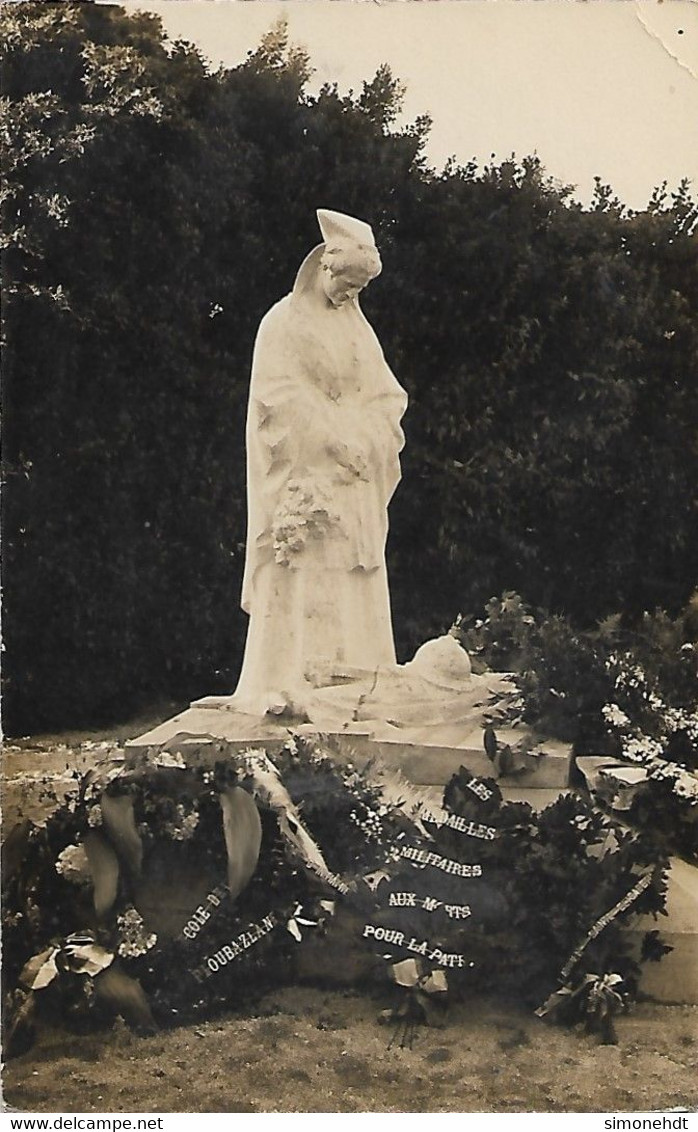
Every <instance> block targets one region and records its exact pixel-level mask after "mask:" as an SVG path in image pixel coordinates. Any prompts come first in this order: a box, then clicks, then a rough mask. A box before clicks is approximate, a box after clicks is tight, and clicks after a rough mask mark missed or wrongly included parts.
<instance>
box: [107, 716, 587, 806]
mask: <svg viewBox="0 0 698 1132" xmlns="http://www.w3.org/2000/svg"><path fill="white" fill-rule="evenodd" d="M219 705H220V706H219ZM393 730H394V731H396V730H397V729H393ZM291 733H295V734H307V735H317V734H318V731H317V728H315V727H313V725H312V724H297V723H296V724H294V723H293V722H292V721H284V719H283V717H272V716H265V717H264V718H259V717H257V716H249V715H243V714H241V713H240V712H233V711H229V710H226V709H225V707H223V706H222V705H221V701H219V700H218V699H217V698H216V697H215V696H208V697H206V698H205V699H203V700H198V701H197V702H196V703H194V704H193V705H192V706H191V707H190V708H188V709H187V710H186V711H183V712H181V713H180V714H179V715H176V716H174V717H173V718H172V719H169V720H167V721H166V722H165V723H162V724H160V725H159V726H158V727H155V728H153V730H152V731H148V732H146V733H145V734H144V735H140V736H139V737H138V738H137V739H132V740H130V741H129V742H128V743H127V744H126V759H127V762H128V763H129V764H130V765H134V763H137V762H138V761H139V758H140V757H142V756H143V754H144V753H145V752H146V751H147V750H148V749H150V748H153V747H156V748H162V749H166V750H171V751H172V750H180V751H181V752H182V754H184V753H185V752H186V757H187V760H188V761H190V762H191V763H193V764H194V763H195V764H199V763H202V762H203V763H206V764H209V763H213V762H215V761H216V760H217V759H220V758H224V757H225V755H226V754H236V753H239V752H240V751H242V750H245V749H246V748H248V747H255V746H264V747H265V748H266V749H267V750H268V752H269V753H270V754H273V752H274V751H275V750H279V749H280V747H282V746H283V744H284V743H285V742H286V740H287V739H288V737H289V735H290V734H291ZM482 736H483V732H482V728H477V729H476V730H474V731H471V732H470V733H469V734H466V735H464V736H463V737H462V738H461V737H460V736H458V737H456V735H455V734H454V735H453V737H452V738H451V741H450V742H449V743H446V744H439V743H429V742H425V741H424V740H422V741H414V740H411V739H410V738H409V737H407V736H406V737H405V738H402V737H398V736H393V735H391V736H390V737H389V738H388V737H375V736H374V735H373V734H372V733H371V732H368V731H366V730H362V729H361V724H360V723H354V724H349V725H348V726H347V727H346V728H345V729H343V730H342V731H333V732H330V733H327V732H323V733H322V738H323V740H324V741H325V742H326V744H327V746H328V747H329V748H330V750H331V751H332V753H334V754H335V755H337V757H339V758H341V759H346V760H347V761H355V762H357V764H359V765H363V764H365V763H366V762H368V761H369V760H370V759H380V760H381V762H384V763H385V764H386V765H387V766H390V767H394V768H396V769H399V770H401V771H402V773H403V774H404V775H405V776H406V777H407V778H409V779H410V780H411V781H412V782H414V783H415V784H417V785H420V786H445V784H446V783H447V782H448V781H449V780H450V779H451V777H452V776H453V775H454V774H456V773H457V772H458V770H459V768H460V767H461V766H465V767H467V769H468V770H469V771H471V773H472V774H475V775H478V776H479V777H484V778H491V777H493V767H492V763H491V762H490V760H489V758H488V757H487V755H486V754H485V751H484V747H483V741H482ZM520 737H521V733H520V732H515V733H514V732H512V737H511V738H510V737H508V734H507V735H505V734H504V733H501V735H500V733H499V732H498V738H500V741H501V742H512V743H513V742H515V741H517V740H518V739H519V738H520ZM537 749H539V750H541V751H542V752H543V753H542V754H540V755H537V756H535V757H530V758H529V760H528V765H527V767H526V769H525V770H523V771H522V772H521V773H519V774H516V775H512V776H509V777H503V778H502V779H501V780H500V781H501V783H502V785H511V786H520V787H521V788H525V789H527V790H536V789H543V790H558V791H559V790H563V789H565V787H567V785H568V783H569V772H570V763H571V748H569V747H567V746H565V745H564V744H559V743H555V742H552V741H544V742H542V743H540V744H538V747H537Z"/></svg>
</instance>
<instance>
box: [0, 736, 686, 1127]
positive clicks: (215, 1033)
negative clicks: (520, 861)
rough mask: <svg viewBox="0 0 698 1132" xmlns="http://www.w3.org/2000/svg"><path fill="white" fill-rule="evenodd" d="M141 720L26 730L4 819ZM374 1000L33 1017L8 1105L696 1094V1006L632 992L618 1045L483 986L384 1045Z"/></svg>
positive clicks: (439, 1108)
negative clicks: (410, 1041)
mask: <svg viewBox="0 0 698 1132" xmlns="http://www.w3.org/2000/svg"><path fill="white" fill-rule="evenodd" d="M149 723H150V721H149V720H143V721H139V723H138V725H132V726H131V728H130V729H119V730H118V731H115V732H110V733H109V734H106V735H105V734H102V735H94V734H86V733H81V734H77V733H76V734H71V735H69V736H45V737H42V738H41V739H27V740H24V741H22V742H20V743H17V744H14V745H13V746H11V747H9V748H7V749H6V751H5V754H4V791H3V795H4V797H3V810H4V823H5V830H6V831H7V830H8V829H9V828H10V826H11V825H12V824H13V822H14V821H15V820H17V818H19V817H20V816H29V817H37V816H39V815H40V813H41V811H42V809H43V808H44V807H45V806H46V805H47V804H48V803H47V802H46V801H45V800H44V799H43V790H44V787H45V784H46V783H51V784H52V785H53V787H56V786H58V787H59V786H60V782H61V780H62V779H64V780H65V782H66V784H69V782H70V775H71V773H72V770H73V768H75V767H79V768H86V767H88V766H89V765H91V763H93V762H94V761H95V760H96V759H97V758H98V757H99V756H100V755H102V754H104V753H105V750H106V749H107V748H108V747H110V746H112V745H113V744H114V743H115V742H119V741H120V740H121V739H123V738H124V736H125V735H127V734H135V733H137V731H138V730H139V729H140V730H145V728H146V727H147V726H148V724H149ZM383 1005H385V1003H384V1002H383V1001H380V1002H379V1001H377V1000H376V1001H374V1000H372V998H371V997H370V996H368V995H359V994H358V993H355V992H353V991H338V990H333V991H327V990H320V989H317V988H311V987H307V986H293V987H288V988H286V989H284V990H280V991H279V990H277V991H275V992H273V993H270V994H268V995H266V996H265V997H264V998H263V999H261V1001H260V1002H259V1003H258V1004H257V1006H256V1007H255V1008H254V1009H253V1011H252V1013H249V1014H247V1015H246V1016H244V1017H241V1016H237V1015H235V1014H233V1013H231V1014H230V1015H229V1016H227V1017H222V1018H218V1019H216V1020H215V1021H210V1022H208V1023H205V1024H203V1025H201V1024H199V1025H197V1026H189V1027H181V1028H179V1029H175V1030H170V1031H168V1032H165V1033H161V1034H158V1035H156V1036H154V1037H150V1038H139V1037H136V1036H135V1035H133V1034H132V1033H131V1032H130V1031H128V1030H127V1029H126V1028H125V1027H124V1025H123V1024H122V1023H121V1021H120V1020H117V1022H116V1024H115V1025H114V1027H113V1028H112V1029H111V1030H109V1031H105V1032H101V1033H99V1034H89V1035H85V1034H82V1035H77V1034H71V1033H68V1032H67V1031H66V1030H65V1029H63V1028H62V1027H48V1026H47V1027H45V1028H43V1029H42V1030H40V1032H39V1035H38V1038H37V1041H36V1043H35V1045H34V1046H33V1048H32V1049H31V1050H30V1051H29V1052H27V1053H25V1054H23V1055H22V1056H21V1057H18V1058H16V1059H15V1060H13V1061H11V1062H9V1063H8V1065H7V1066H6V1067H5V1072H4V1096H5V1101H6V1103H7V1105H8V1106H9V1107H10V1108H13V1109H15V1110H18V1111H23V1112H128V1111H142V1112H163V1113H168V1112H464V1113H466V1112H628V1111H637V1110H647V1109H651V1110H655V1111H661V1110H666V1109H670V1108H676V1107H680V1108H688V1109H693V1108H696V1107H698V1085H697V1084H696V1082H697V1081H698V1007H695V1006H659V1005H656V1004H651V1003H642V1004H640V1005H638V1006H637V1007H636V1008H635V1009H634V1010H633V1011H632V1012H631V1013H629V1014H627V1015H624V1016H621V1017H620V1018H619V1020H618V1033H619V1038H620V1044H619V1045H617V1046H602V1045H599V1044H598V1043H597V1039H595V1038H591V1037H589V1036H588V1035H585V1034H582V1033H575V1032H567V1031H565V1030H561V1029H558V1028H556V1027H554V1026H550V1025H548V1024H546V1023H544V1022H542V1021H539V1020H538V1019H537V1018H535V1017H534V1016H532V1015H530V1014H528V1013H525V1012H523V1011H522V1010H521V1009H520V1008H518V1007H514V1006H512V1007H509V1008H504V1007H502V1005H501V1004H497V1005H494V1004H492V1003H491V1002H488V1001H485V1000H478V1001H476V1002H473V1003H470V1004H468V1005H462V1004H461V1005H458V1006H454V1007H452V1008H451V1010H450V1011H449V1013H448V1014H446V1016H445V1018H444V1025H443V1028H440V1029H431V1028H429V1029H427V1028H424V1029H422V1030H420V1031H419V1032H418V1035H417V1039H416V1041H415V1043H414V1046H413V1048H412V1049H400V1048H399V1047H398V1046H396V1045H393V1046H392V1047H391V1048H389V1042H390V1038H391V1031H390V1030H389V1029H387V1028H386V1027H384V1026H381V1025H379V1024H378V1021H377V1017H378V1013H379V1010H380V1008H381V1006H383Z"/></svg>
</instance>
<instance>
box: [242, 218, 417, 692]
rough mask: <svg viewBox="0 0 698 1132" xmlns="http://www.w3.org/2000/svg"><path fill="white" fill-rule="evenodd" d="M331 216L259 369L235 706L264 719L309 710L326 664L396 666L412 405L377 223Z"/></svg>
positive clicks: (269, 333)
mask: <svg viewBox="0 0 698 1132" xmlns="http://www.w3.org/2000/svg"><path fill="white" fill-rule="evenodd" d="M317 215H318V221H319V224H320V230H321V232H322V237H323V241H324V242H323V243H322V244H320V245H318V247H316V248H315V249H314V250H313V251H312V252H310V254H309V255H308V256H307V258H306V259H305V261H304V262H303V264H302V266H301V268H300V271H299V273H298V276H297V278H296V282H295V285H294V288H293V291H292V292H291V294H290V295H287V296H286V297H285V298H283V299H281V301H280V302H278V303H276V305H275V306H273V307H272V309H271V310H270V311H269V312H268V313H267V314H266V315H265V317H264V319H263V320H262V323H261V325H260V328H259V332H258V335H257V341H256V344H255V350H254V359H253V364H252V380H251V386H250V399H249V408H248V417H247V499H248V531H247V556H246V562H245V576H244V582H243V593H242V607H243V609H244V610H245V611H246V612H247V613H248V614H249V617H250V622H249V628H248V636H247V644H246V648H245V657H244V662H243V667H242V673H241V676H240V681H239V684H238V688H237V691H236V693H235V696H234V703H235V705H236V706H237V707H238V708H239V709H240V710H242V711H251V712H254V713H256V714H259V713H264V712H265V711H267V710H269V709H271V710H277V711H278V710H281V709H282V708H283V706H284V705H285V704H290V703H296V702H303V696H304V691H305V690H307V689H308V688H309V687H310V686H311V684H312V682H313V677H314V674H316V673H317V671H318V670H322V669H323V667H324V668H325V669H326V670H327V669H328V667H329V668H330V669H332V668H333V667H334V668H341V667H342V666H345V667H347V668H349V669H351V668H354V669H363V670H375V669H377V668H378V667H380V666H395V649H394V644H393V634H392V625H391V616H390V601H389V594H388V582H387V575H386V568H385V543H386V536H387V532H388V517H387V507H388V503H389V502H390V498H391V496H392V494H393V492H394V491H395V488H396V486H397V483H398V481H399V479H400V463H399V453H400V450H401V449H402V446H403V443H404V438H403V434H402V431H401V428H400V420H401V418H402V416H403V413H404V412H405V408H406V405H407V397H406V394H405V392H404V390H403V389H402V388H401V387H400V385H399V384H398V382H397V381H396V379H395V377H394V376H393V374H392V373H391V371H390V369H389V368H388V365H387V364H386V361H385V358H384V356H383V351H382V350H381V347H380V344H379V342H378V339H377V338H376V335H375V334H374V332H373V330H372V329H371V327H370V325H369V323H368V322H367V320H366V318H365V317H364V315H363V314H362V312H361V309H360V307H359V303H358V294H359V292H360V291H361V290H362V289H363V287H365V286H366V284H367V283H368V282H369V281H370V280H371V279H373V278H375V276H377V275H378V274H379V272H380V270H381V261H380V256H379V254H378V251H377V248H376V245H375V242H374V238H373V233H372V231H371V228H370V227H369V225H368V224H365V223H364V222H363V221H361V220H356V219H354V218H353V217H350V216H345V215H343V214H342V213H338V212H330V211H327V210H324V209H321V210H319V211H318V214H317Z"/></svg>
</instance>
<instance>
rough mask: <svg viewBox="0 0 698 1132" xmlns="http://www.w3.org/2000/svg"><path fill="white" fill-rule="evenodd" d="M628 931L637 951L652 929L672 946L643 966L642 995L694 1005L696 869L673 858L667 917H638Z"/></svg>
mask: <svg viewBox="0 0 698 1132" xmlns="http://www.w3.org/2000/svg"><path fill="white" fill-rule="evenodd" d="M629 930H630V933H631V936H632V937H633V938H634V939H635V943H636V947H637V949H638V952H639V949H640V947H641V945H642V938H643V936H644V934H645V932H648V931H650V932H651V931H655V930H658V931H659V932H660V934H661V937H662V939H663V940H664V942H665V943H666V944H669V945H670V946H671V947H672V948H673V951H670V952H669V954H668V955H665V956H664V958H663V959H662V961H661V962H660V963H645V964H644V965H643V970H642V979H641V981H640V990H641V991H642V992H643V994H646V995H649V996H650V997H651V998H653V999H656V1000H657V1002H666V1003H692V1004H698V868H696V866H695V865H689V864H688V863H687V862H686V861H682V860H681V859H680V858H678V857H675V858H673V860H672V862H671V867H670V870H669V887H668V891H667V916H666V917H664V916H661V917H659V919H657V920H654V919H653V917H652V916H638V917H637V918H636V920H635V922H634V923H633V924H631V926H630V928H629Z"/></svg>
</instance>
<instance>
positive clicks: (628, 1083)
mask: <svg viewBox="0 0 698 1132" xmlns="http://www.w3.org/2000/svg"><path fill="white" fill-rule="evenodd" d="M379 1005H380V1004H379V1003H377V1002H374V1001H372V1000H371V998H370V997H367V996H359V995H357V994H354V993H346V992H344V993H339V992H333V993H327V992H324V991H321V990H317V989H313V988H307V987H291V988H288V989H286V990H283V991H276V992H274V993H273V994H272V995H268V996H267V997H265V998H264V999H263V1000H262V1001H261V1002H260V1003H259V1004H258V1006H257V1007H256V1008H255V1011H254V1014H253V1015H252V1016H250V1017H245V1018H240V1017H234V1016H230V1017H227V1018H221V1019H217V1020H216V1021H211V1022H208V1023H205V1024H204V1025H198V1026H196V1027H182V1028H181V1029H177V1030H171V1031H169V1032H167V1033H163V1034H160V1035H157V1036H155V1037H151V1038H138V1037H135V1036H134V1035H133V1034H131V1033H130V1032H129V1031H127V1030H126V1029H125V1028H124V1027H123V1026H122V1025H121V1024H120V1023H117V1025H116V1026H115V1027H114V1029H113V1030H112V1031H111V1032H108V1033H106V1034H103V1035H98V1036H95V1035H89V1036H88V1035H80V1036H74V1035H68V1034H66V1033H65V1031H63V1030H45V1031H44V1032H43V1033H42V1034H41V1035H40V1037H39V1040H38V1042H37V1044H36V1045H35V1046H34V1048H33V1049H32V1050H31V1051H30V1052H29V1053H26V1054H24V1055H23V1056H21V1057H19V1058H16V1059H15V1060H13V1061H11V1062H10V1063H9V1064H8V1066H7V1067H6V1070H5V1080H4V1088H5V1098H6V1101H7V1103H8V1104H9V1105H11V1106H12V1107H13V1108H15V1109H17V1110H20V1111H25V1112H115V1113H116V1112H132V1111H142V1112H165V1113H168V1112H602V1111H604V1112H628V1111H639V1110H641V1111H645V1110H654V1111H657V1110H667V1109H670V1108H676V1107H680V1108H689V1109H690V1108H695V1107H696V1104H697V1102H698V1084H697V1082H698V1033H697V1025H696V1024H697V1022H698V1008H696V1007H689V1006H673V1007H670V1006H656V1005H650V1004H642V1005H639V1006H638V1007H636V1009H635V1010H634V1011H633V1012H632V1013H630V1014H628V1015H626V1016H624V1017H622V1018H621V1019H620V1020H619V1023H618V1031H619V1037H620V1044H619V1045H617V1046H602V1045H598V1044H597V1041H596V1039H592V1038H590V1037H588V1036H586V1035H584V1034H578V1033H574V1032H568V1031H565V1030H561V1029H558V1028H556V1027H553V1026H549V1025H546V1024H545V1023H544V1022H541V1021H539V1020H538V1019H536V1018H535V1017H532V1016H531V1015H529V1014H525V1013H523V1012H521V1011H519V1010H516V1009H514V1008H511V1009H502V1007H501V1006H497V1007H494V1006H493V1005H492V1004H491V1003H488V1002H485V1001H478V1002H475V1003H472V1004H470V1005H468V1006H467V1007H466V1006H458V1007H457V1008H454V1009H453V1010H452V1011H451V1012H450V1013H449V1014H448V1015H447V1017H446V1019H445V1025H444V1027H443V1029H422V1030H421V1031H419V1032H418V1035H417V1039H416V1041H415V1043H414V1046H413V1048H412V1049H404V1050H403V1049H400V1048H399V1047H395V1046H393V1048H391V1049H389V1048H388V1044H389V1041H390V1037H391V1031H390V1030H389V1029H387V1028H386V1027H385V1026H380V1025H379V1024H378V1023H377V1020H376V1019H377V1014H378V1009H379Z"/></svg>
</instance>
